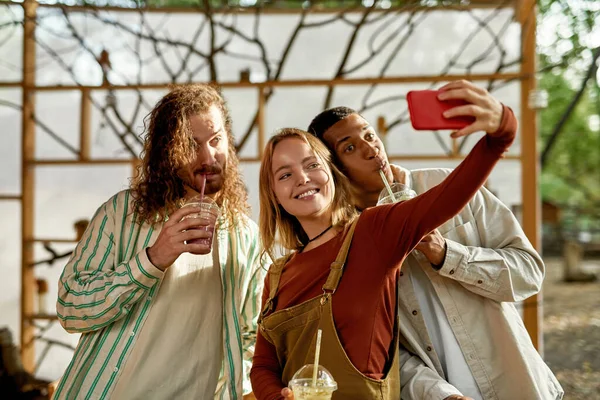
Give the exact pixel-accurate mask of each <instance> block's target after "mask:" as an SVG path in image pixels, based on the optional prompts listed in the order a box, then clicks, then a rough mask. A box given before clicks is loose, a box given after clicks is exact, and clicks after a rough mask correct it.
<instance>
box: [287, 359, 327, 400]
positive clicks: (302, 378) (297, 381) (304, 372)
mask: <svg viewBox="0 0 600 400" xmlns="http://www.w3.org/2000/svg"><path fill="white" fill-rule="evenodd" d="M313 371H314V364H307V365H305V366H304V367H302V368H300V369H299V370H298V372H296V373H295V374H294V376H293V377H292V379H291V380H290V382H289V384H288V387H289V388H290V389H292V392H293V393H294V400H331V396H332V395H333V392H335V391H336V390H337V383H336V381H335V380H334V379H333V376H331V373H330V372H329V371H327V369H326V368H325V367H323V366H322V365H319V369H318V371H317V381H316V383H317V384H316V385H315V386H313Z"/></svg>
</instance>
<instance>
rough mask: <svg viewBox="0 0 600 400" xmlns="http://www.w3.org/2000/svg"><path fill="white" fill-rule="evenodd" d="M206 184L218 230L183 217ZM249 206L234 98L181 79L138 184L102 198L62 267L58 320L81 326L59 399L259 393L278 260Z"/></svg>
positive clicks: (150, 134)
mask: <svg viewBox="0 0 600 400" xmlns="http://www.w3.org/2000/svg"><path fill="white" fill-rule="evenodd" d="M200 192H203V194H204V195H205V196H207V197H210V198H212V199H213V200H214V201H215V202H216V204H217V205H218V206H219V208H220V217H219V219H218V220H217V223H216V229H215V231H214V234H212V233H211V232H210V231H209V230H204V229H194V228H201V226H202V224H203V222H202V219H200V218H184V217H186V216H189V215H190V214H192V213H198V212H199V211H200V209H199V208H196V207H181V206H182V205H183V204H184V203H185V202H186V201H187V200H189V199H190V198H192V197H194V196H197V195H198V194H199V193H200ZM248 209H249V207H248V204H247V192H246V189H245V186H244V183H243V181H242V177H241V174H240V171H239V166H238V159H237V155H236V152H235V147H234V141H233V136H232V134H231V118H230V116H229V112H228V110H227V106H226V104H225V101H224V99H223V98H222V96H221V95H220V93H219V92H218V91H217V90H216V89H215V88H213V87H211V86H208V85H200V84H195V85H187V86H180V87H177V88H175V89H173V90H172V91H170V92H169V93H168V94H167V95H165V96H164V97H163V98H162V99H161V100H160V101H159V102H158V104H157V105H156V106H155V108H154V109H153V110H152V112H151V113H150V115H149V116H148V120H147V136H146V140H145V144H144V150H143V154H142V163H141V165H140V167H139V170H138V174H137V176H136V178H134V180H133V182H132V185H131V188H130V189H128V190H125V191H122V192H120V193H117V194H116V195H115V196H113V197H112V198H110V199H109V200H108V201H107V202H106V203H104V204H103V205H102V206H101V207H100V208H99V209H98V211H97V212H96V214H95V215H94V217H93V219H92V221H91V223H90V225H89V227H88V228H87V231H86V233H85V234H84V236H83V238H82V239H81V241H80V242H79V244H78V245H77V248H76V249H75V251H74V252H73V255H72V257H71V259H70V260H69V262H68V263H67V265H66V266H65V269H64V272H63V274H62V276H61V278H60V282H59V298H58V304H57V311H58V316H59V320H60V322H61V324H62V326H63V327H64V328H65V329H66V330H67V331H68V332H78V333H82V335H81V339H80V341H79V345H78V346H77V349H76V350H75V354H74V357H73V360H72V361H71V363H70V364H69V366H68V368H67V370H66V372H65V374H64V376H63V378H62V379H61V382H60V383H59V385H58V387H57V389H56V392H55V396H54V398H55V399H84V398H85V399H89V398H93V399H104V398H114V399H127V400H133V399H176V398H177V399H209V398H213V397H214V396H215V394H216V395H217V396H218V398H220V399H242V397H243V393H244V392H246V393H247V392H250V391H251V389H250V386H249V381H247V379H246V375H247V373H248V372H249V368H250V363H251V359H252V354H253V351H254V341H255V334H256V317H257V312H258V311H259V310H260V294H261V291H262V282H263V279H264V272H265V271H266V268H263V264H264V263H266V262H268V260H263V259H261V257H260V253H261V251H260V248H259V243H258V230H257V227H256V224H255V223H254V222H253V221H251V220H250V218H249V217H248ZM204 224H205V223H204ZM199 239H200V240H199ZM203 239H204V240H203ZM207 239H208V240H207ZM210 239H212V245H209V244H208V243H210V242H211V240H210Z"/></svg>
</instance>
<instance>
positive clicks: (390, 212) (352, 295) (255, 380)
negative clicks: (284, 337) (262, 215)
mask: <svg viewBox="0 0 600 400" xmlns="http://www.w3.org/2000/svg"><path fill="white" fill-rule="evenodd" d="M516 130H517V121H516V119H515V117H514V114H513V113H512V111H511V110H510V109H509V108H508V107H506V106H504V112H503V118H502V122H501V124H500V128H499V129H498V132H497V133H496V134H495V135H494V136H491V135H486V136H484V137H483V138H481V140H480V141H479V142H478V143H477V145H476V146H475V147H474V148H473V150H472V151H471V153H470V154H469V156H467V158H465V160H464V161H463V162H462V163H461V164H460V165H459V166H458V167H457V168H456V169H455V170H454V171H453V172H452V173H451V174H450V175H449V176H448V177H447V178H446V179H445V180H444V181H443V182H442V183H440V184H439V185H438V186H436V187H434V188H432V189H430V190H429V191H427V192H425V193H423V194H421V195H420V196H417V197H416V198H414V199H411V200H408V201H405V202H402V203H397V204H393V205H385V206H379V207H374V208H369V209H367V210H365V211H364V212H363V213H362V214H361V216H360V219H359V221H358V223H357V226H356V230H355V232H354V238H353V241H352V246H351V248H350V252H349V254H348V259H347V262H346V265H345V268H344V275H343V277H342V279H341V281H340V284H339V286H338V289H337V291H336V292H335V294H334V295H333V302H332V306H333V315H334V319H335V327H336V329H337V332H338V336H339V338H340V340H341V342H342V345H343V347H344V349H345V351H346V354H347V355H348V357H349V358H350V360H351V361H352V364H354V366H355V367H356V368H357V369H358V370H359V371H361V372H362V373H363V374H364V375H366V376H369V377H371V378H375V379H381V378H382V376H383V375H384V373H385V372H386V368H387V367H388V364H389V362H390V346H391V343H392V340H393V334H394V332H393V329H394V323H395V318H396V313H395V310H396V301H397V297H396V283H397V278H398V274H399V271H400V266H401V265H402V262H403V261H404V259H405V257H406V256H407V255H408V254H409V253H410V252H411V251H412V249H413V248H414V247H415V246H416V245H417V244H418V243H419V242H420V241H421V239H422V238H423V236H425V235H427V234H428V233H429V232H431V231H432V230H434V229H435V228H437V227H438V226H440V225H441V224H443V223H444V222H446V221H447V220H448V219H450V218H451V217H453V216H454V215H456V214H457V213H459V212H460V210H461V209H462V208H463V207H464V206H465V205H466V204H467V203H468V202H469V200H470V199H471V198H472V197H473V195H474V194H475V193H476V192H477V190H478V189H479V188H480V187H481V186H482V185H483V183H484V182H485V180H486V179H487V177H488V175H489V173H490V172H491V170H492V168H493V167H494V165H495V164H496V162H497V161H498V159H499V158H501V156H502V154H503V153H504V152H505V151H506V150H507V149H508V147H509V146H510V144H511V143H512V142H513V140H514V137H515V134H516ZM342 241H343V235H342V234H339V235H338V236H336V237H335V238H333V239H331V240H329V241H328V242H326V243H324V244H322V245H321V246H319V247H317V248H314V249H312V250H310V251H306V252H302V253H296V254H294V256H293V257H292V258H291V259H290V260H289V261H288V263H287V264H286V265H285V267H284V268H283V273H282V276H281V280H280V286H279V291H278V294H277V299H276V302H275V305H276V306H275V311H278V310H282V309H285V308H288V307H291V306H294V305H297V304H300V303H303V302H305V301H307V300H310V299H313V298H315V297H317V296H319V295H321V294H322V289H321V288H322V286H323V284H324V283H325V281H326V280H327V276H328V274H329V266H330V264H331V263H332V262H333V261H334V260H335V257H336V255H337V253H338V251H339V249H340V248H341V245H342ZM268 293H269V282H268V279H266V281H265V287H264V292H263V304H264V302H265V301H266V299H267V297H268ZM282 370H283V367H282V366H281V365H279V362H278V359H277V352H276V349H275V347H274V346H273V345H272V344H271V343H269V342H268V341H267V340H266V339H265V338H264V337H263V336H262V335H261V334H260V331H259V332H258V335H257V340H256V348H255V352H254V359H253V363H252V370H251V373H250V378H251V381H252V388H253V391H254V395H255V396H256V397H257V399H258V400H275V399H281V398H282V397H281V395H280V393H281V389H283V388H284V387H285V386H284V384H283V383H282V381H281V373H282Z"/></svg>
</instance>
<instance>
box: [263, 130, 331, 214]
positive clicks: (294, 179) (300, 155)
mask: <svg viewBox="0 0 600 400" xmlns="http://www.w3.org/2000/svg"><path fill="white" fill-rule="evenodd" d="M271 167H272V172H273V191H274V193H275V197H276V198H277V201H278V202H279V204H281V206H282V207H283V208H284V209H285V211H287V212H288V213H289V214H291V215H293V216H295V217H296V218H297V219H298V220H299V221H300V222H302V220H303V219H314V218H319V217H322V216H325V217H327V218H329V217H330V216H329V215H328V214H330V213H329V211H330V210H329V208H330V205H331V202H332V200H333V195H334V190H335V189H334V186H333V179H332V178H331V170H330V169H329V166H328V165H324V163H323V161H322V160H320V159H319V158H317V157H316V155H315V154H314V153H313V151H312V149H311V148H310V146H309V145H308V144H307V143H306V142H304V141H303V140H302V139H299V138H286V139H283V140H282V141H281V142H279V143H278V144H277V145H276V146H275V149H274V151H273V164H272V166H271Z"/></svg>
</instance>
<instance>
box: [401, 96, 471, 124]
mask: <svg viewBox="0 0 600 400" xmlns="http://www.w3.org/2000/svg"><path fill="white" fill-rule="evenodd" d="M438 94H440V91H439V90H411V91H410V92H408V93H407V94H406V101H407V102H408V112H409V114H410V123H411V124H412V126H413V128H415V129H416V130H418V131H435V130H444V129H449V130H459V129H462V128H464V127H465V126H468V125H471V124H472V123H473V122H474V121H475V118H474V117H470V116H460V117H453V118H446V117H444V115H443V112H444V111H446V110H449V109H451V108H454V107H457V106H463V105H465V104H469V103H467V102H466V101H464V100H455V99H452V100H443V101H442V100H439V99H438V97H437V96H438Z"/></svg>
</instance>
